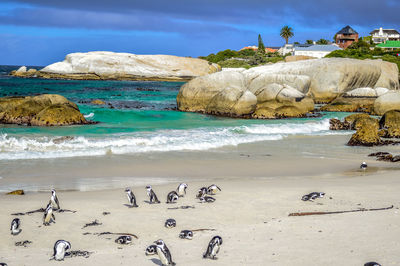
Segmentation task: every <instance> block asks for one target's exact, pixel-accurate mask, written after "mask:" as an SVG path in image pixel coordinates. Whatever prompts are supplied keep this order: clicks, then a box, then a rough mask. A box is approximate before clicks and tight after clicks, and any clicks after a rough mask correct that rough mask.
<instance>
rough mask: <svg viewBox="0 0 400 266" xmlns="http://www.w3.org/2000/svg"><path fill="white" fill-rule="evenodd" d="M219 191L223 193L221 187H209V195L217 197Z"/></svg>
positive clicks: (213, 185)
mask: <svg viewBox="0 0 400 266" xmlns="http://www.w3.org/2000/svg"><path fill="white" fill-rule="evenodd" d="M217 190H219V191H221V189H220V188H219V186H217V185H215V184H212V185H211V186H209V187H208V188H207V194H209V195H215V194H217Z"/></svg>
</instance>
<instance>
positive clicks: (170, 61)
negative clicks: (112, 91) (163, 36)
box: [11, 52, 220, 81]
mask: <svg viewBox="0 0 400 266" xmlns="http://www.w3.org/2000/svg"><path fill="white" fill-rule="evenodd" d="M219 70H220V67H219V66H218V65H217V64H210V63H209V62H208V61H206V60H202V59H197V58H189V57H178V56H172V55H136V54H129V53H113V52H88V53H72V54H68V55H67V56H66V57H65V60H64V61H62V62H57V63H54V64H51V65H49V66H46V67H45V68H43V69H41V70H40V71H37V72H36V73H35V75H36V76H37V77H41V78H60V79H79V80H81V79H82V80H86V79H90V80H165V81H187V80H190V79H192V78H194V77H198V76H203V75H207V74H210V73H214V72H217V71H219ZM25 72H26V69H25ZM28 72H29V71H28ZM28 72H26V74H28ZM11 74H14V75H17V76H24V74H23V73H18V74H17V73H16V72H14V73H11ZM30 74H32V73H30Z"/></svg>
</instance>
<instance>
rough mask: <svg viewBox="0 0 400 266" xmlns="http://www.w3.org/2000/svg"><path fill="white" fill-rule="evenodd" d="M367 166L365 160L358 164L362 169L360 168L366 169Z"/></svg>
mask: <svg viewBox="0 0 400 266" xmlns="http://www.w3.org/2000/svg"><path fill="white" fill-rule="evenodd" d="M367 167H368V165H367V163H366V162H363V163H362V164H361V165H360V169H362V170H367Z"/></svg>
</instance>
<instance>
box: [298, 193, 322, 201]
mask: <svg viewBox="0 0 400 266" xmlns="http://www.w3.org/2000/svg"><path fill="white" fill-rule="evenodd" d="M324 196H325V193H324V192H311V193H310V194H306V195H304V196H303V197H302V198H301V200H303V201H307V200H311V201H312V200H315V199H317V198H323V197H324Z"/></svg>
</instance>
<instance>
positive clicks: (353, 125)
mask: <svg viewBox="0 0 400 266" xmlns="http://www.w3.org/2000/svg"><path fill="white" fill-rule="evenodd" d="M371 119H372V120H373V121H376V122H377V121H378V120H377V119H375V118H372V117H370V116H369V115H367V114H352V115H349V116H346V117H345V118H344V122H345V123H347V124H348V125H349V126H350V129H358V128H359V127H360V125H362V123H364V120H371ZM372 120H371V122H373V121H372Z"/></svg>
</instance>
